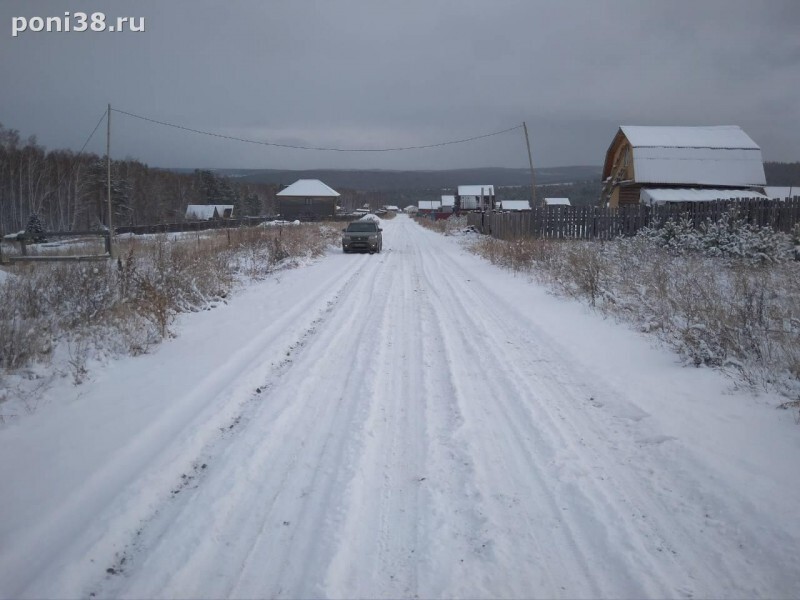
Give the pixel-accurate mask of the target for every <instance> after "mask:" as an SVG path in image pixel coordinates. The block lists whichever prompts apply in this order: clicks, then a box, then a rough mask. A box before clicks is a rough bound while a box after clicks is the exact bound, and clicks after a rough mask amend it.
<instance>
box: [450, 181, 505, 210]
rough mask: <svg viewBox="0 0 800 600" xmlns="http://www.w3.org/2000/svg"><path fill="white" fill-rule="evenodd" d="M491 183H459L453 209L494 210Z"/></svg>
mask: <svg viewBox="0 0 800 600" xmlns="http://www.w3.org/2000/svg"><path fill="white" fill-rule="evenodd" d="M494 208H495V197H494V186H493V185H460V186H458V193H456V197H455V210H456V212H458V211H460V210H494Z"/></svg>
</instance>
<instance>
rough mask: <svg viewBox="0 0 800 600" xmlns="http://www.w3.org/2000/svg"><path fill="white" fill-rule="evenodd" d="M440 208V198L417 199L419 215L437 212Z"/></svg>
mask: <svg viewBox="0 0 800 600" xmlns="http://www.w3.org/2000/svg"><path fill="white" fill-rule="evenodd" d="M441 208H442V202H441V200H419V201H417V212H418V214H421V215H428V214H431V213H438V212H439V210H440V209H441Z"/></svg>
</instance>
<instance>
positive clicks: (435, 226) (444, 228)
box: [416, 215, 467, 235]
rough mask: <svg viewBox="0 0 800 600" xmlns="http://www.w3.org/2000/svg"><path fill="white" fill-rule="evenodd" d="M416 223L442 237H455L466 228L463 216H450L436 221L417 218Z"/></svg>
mask: <svg viewBox="0 0 800 600" xmlns="http://www.w3.org/2000/svg"><path fill="white" fill-rule="evenodd" d="M416 221H417V223H419V224H420V225H422V226H423V227H425V228H426V229H432V230H433V231H438V232H439V233H442V234H444V235H455V234H456V233H457V232H460V231H463V230H464V228H465V227H466V226H467V217H466V216H464V215H459V216H456V215H451V216H449V217H447V218H446V219H438V220H433V219H430V218H429V217H424V216H423V217H417V219H416Z"/></svg>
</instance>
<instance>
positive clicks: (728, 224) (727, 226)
mask: <svg viewBox="0 0 800 600" xmlns="http://www.w3.org/2000/svg"><path fill="white" fill-rule="evenodd" d="M637 235H638V236H639V237H643V238H645V239H649V240H651V241H652V242H653V243H655V244H656V245H658V246H660V247H662V248H666V249H668V250H670V251H672V252H675V253H677V254H681V253H687V252H699V253H702V254H704V255H706V256H712V257H723V258H743V259H750V260H756V261H762V262H780V261H784V260H791V259H792V258H794V247H795V245H796V243H793V241H792V236H789V235H786V234H783V233H780V232H776V231H774V230H773V229H771V228H769V227H759V226H757V225H751V224H748V223H747V222H746V221H745V220H744V219H742V218H741V217H740V216H739V215H738V213H737V212H736V210H735V209H733V210H731V211H729V212H727V213H724V214H723V215H722V217H721V218H720V219H718V220H716V221H715V220H711V219H708V220H706V221H705V222H704V223H702V224H700V226H699V227H698V228H694V227H693V226H692V223H691V222H690V221H689V220H687V219H685V218H683V219H681V220H679V221H675V220H673V219H669V220H667V221H666V222H665V223H663V224H662V225H661V226H656V227H653V228H645V229H641V230H639V232H638V233H637Z"/></svg>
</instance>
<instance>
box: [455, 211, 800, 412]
mask: <svg viewBox="0 0 800 600" xmlns="http://www.w3.org/2000/svg"><path fill="white" fill-rule="evenodd" d="M737 226H738V225H737ZM748 229H749V227H748ZM727 231H728V229H727V227H726V228H723V227H721V226H720V228H719V229H718V230H714V229H711V230H708V229H707V230H706V232H707V233H708V236H707V237H705V238H704V237H703V233H704V232H702V231H699V232H698V231H695V230H693V229H691V228H690V227H688V224H687V223H683V224H682V223H680V222H678V223H673V224H672V225H670V227H669V228H668V229H667V231H662V230H651V231H650V232H647V233H645V234H642V235H638V236H634V237H631V238H618V239H616V240H613V241H610V242H587V241H570V240H523V241H514V242H506V241H501V240H497V239H494V238H489V237H488V236H484V237H482V238H480V239H479V240H478V241H476V242H475V243H474V244H472V246H471V248H472V249H473V250H474V251H475V252H477V253H478V254H480V255H482V256H484V257H485V258H487V259H488V260H490V261H491V262H493V263H495V264H498V265H501V266H503V267H506V268H510V269H515V270H520V269H522V270H527V271H529V272H530V273H531V274H533V275H534V276H535V277H537V278H538V279H539V280H540V281H542V282H544V283H546V284H548V285H549V286H552V287H553V288H554V289H555V290H557V291H559V292H561V293H565V294H568V295H571V296H576V297H580V298H585V299H586V300H587V301H588V302H589V303H593V304H595V305H596V306H597V307H598V309H599V310H602V311H603V312H605V313H606V314H608V315H610V316H613V317H615V318H618V319H620V320H624V321H627V322H629V323H632V324H634V325H635V326H636V327H637V328H638V329H640V330H641V331H644V332H651V333H653V334H655V335H658V336H659V337H660V338H661V339H662V340H664V341H665V342H666V343H668V344H670V345H671V346H672V347H673V348H675V349H676V350H677V351H678V352H679V353H680V355H681V356H683V357H684V358H685V360H686V361H687V363H689V364H694V365H709V366H714V367H718V368H722V369H725V370H726V371H728V372H731V373H734V374H735V375H736V376H737V377H738V378H739V380H740V381H742V382H745V383H747V384H749V385H763V386H767V387H774V388H776V389H778V390H779V391H781V392H783V393H786V394H788V395H790V396H791V395H792V394H795V395H797V394H800V303H798V301H797V299H798V298H800V262H798V261H786V260H773V259H769V260H767V259H762V258H760V257H759V256H758V253H757V252H754V251H752V250H747V251H740V248H741V246H738V247H736V246H734V247H733V248H732V247H731V246H730V244H731V243H732V242H731V241H730V238H728V237H727V234H726V233H725V232H727ZM754 234H759V232H757V231H756V232H754ZM764 239H766V240H770V239H771V238H770V236H769V235H766V237H765V238H763V239H762V241H761V242H759V243H762V244H766V242H764V241H763V240H764ZM704 240H705V242H704ZM714 240H716V241H714ZM705 243H708V248H706V247H705V246H704V244H705ZM687 247H691V248H692V250H691V251H687V250H686V248H687ZM746 247H747V248H749V249H753V248H758V247H759V246H758V245H757V244H756V243H755V242H752V241H750V242H748V243H747V246H746ZM523 248H525V249H527V251H528V253H529V256H528V258H527V260H526V259H525V258H513V259H512V258H511V257H515V256H516V255H517V254H518V253H520V251H521V249H523ZM711 248H723V250H719V251H717V250H711ZM760 251H761V252H764V253H766V252H767V251H770V248H767V249H766V250H765V246H763V245H762V246H761V250H760ZM534 252H535V253H536V254H535V257H534ZM779 255H780V254H779ZM771 256H773V255H771ZM524 265H527V266H524ZM795 397H796V396H795Z"/></svg>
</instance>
